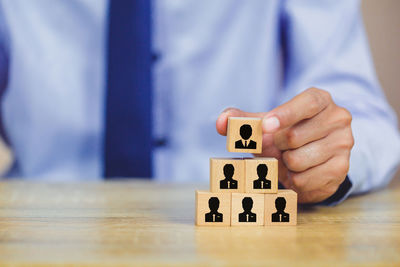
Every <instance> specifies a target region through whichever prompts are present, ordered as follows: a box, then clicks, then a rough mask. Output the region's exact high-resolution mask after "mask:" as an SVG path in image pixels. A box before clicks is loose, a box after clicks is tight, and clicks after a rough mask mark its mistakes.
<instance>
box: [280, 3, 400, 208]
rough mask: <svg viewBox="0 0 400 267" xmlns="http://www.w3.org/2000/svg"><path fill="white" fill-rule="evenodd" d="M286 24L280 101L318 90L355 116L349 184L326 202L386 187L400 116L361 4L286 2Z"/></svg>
mask: <svg viewBox="0 0 400 267" xmlns="http://www.w3.org/2000/svg"><path fill="white" fill-rule="evenodd" d="M281 25H282V28H281V33H282V47H283V48H282V54H283V59H284V89H283V93H282V96H281V99H280V102H281V103H282V102H285V101H287V100H289V99H290V98H292V97H293V96H294V95H296V94H298V93H300V92H301V91H303V90H305V89H307V88H309V87H317V88H321V89H324V90H327V91H329V92H330V93H331V95H332V97H333V99H334V101H335V103H336V104H337V105H339V106H342V107H344V108H346V109H348V110H349V111H350V112H351V114H352V116H353V122H352V130H353V135H354V139H355V145H354V148H353V150H352V153H351V157H350V170H349V173H348V180H349V181H348V182H347V183H346V186H345V188H346V190H344V191H343V190H342V192H341V193H340V194H339V195H340V196H338V194H337V195H336V196H335V199H334V200H333V201H331V202H330V203H325V204H329V205H335V204H337V203H340V202H341V201H343V200H344V199H345V198H347V196H349V195H351V194H357V193H362V192H366V191H369V190H373V189H377V188H379V187H383V186H385V185H386V184H387V183H388V182H389V181H390V180H391V178H392V176H393V175H394V173H395V171H396V168H397V165H398V163H399V159H400V136H399V132H398V129H397V119H396V115H395V113H394V112H393V110H392V109H391V107H390V106H389V104H388V103H387V101H386V99H385V96H384V94H383V92H382V90H381V88H380V85H379V82H378V80H377V77H376V74H375V70H374V66H373V63H372V59H371V55H370V51H369V47H368V41H367V39H366V35H365V31H364V28H363V23H362V18H361V14H360V3H359V1H355V0H335V1H330V0H321V1H320V0H318V1H299V0H288V1H284V2H283V4H282V11H281ZM346 180H347V179H346Z"/></svg>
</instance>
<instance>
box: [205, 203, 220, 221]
mask: <svg viewBox="0 0 400 267" xmlns="http://www.w3.org/2000/svg"><path fill="white" fill-rule="evenodd" d="M208 207H209V208H210V212H209V213H206V215H205V220H206V222H222V221H223V218H224V215H223V214H222V213H219V212H218V209H219V199H218V198H217V197H210V199H209V200H208Z"/></svg>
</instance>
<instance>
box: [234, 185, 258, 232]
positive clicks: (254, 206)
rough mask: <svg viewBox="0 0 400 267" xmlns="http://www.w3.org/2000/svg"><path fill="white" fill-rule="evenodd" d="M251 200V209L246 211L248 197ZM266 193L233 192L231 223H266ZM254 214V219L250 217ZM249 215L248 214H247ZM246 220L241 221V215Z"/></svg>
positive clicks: (240, 224)
mask: <svg viewBox="0 0 400 267" xmlns="http://www.w3.org/2000/svg"><path fill="white" fill-rule="evenodd" d="M245 198H247V200H249V201H250V203H251V205H250V210H249V212H247V214H246V212H245V210H244V209H245V204H244V203H243V202H244V201H246V199H245ZM264 201H265V200H264V194H251V193H232V209H231V225H232V226H260V225H264ZM249 214H253V216H254V221H251V220H250V219H249V217H250V216H249ZM246 215H247V216H246ZM241 216H243V217H242V218H243V219H244V220H245V221H240V217H241Z"/></svg>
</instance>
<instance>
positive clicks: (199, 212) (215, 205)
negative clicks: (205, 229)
mask: <svg viewBox="0 0 400 267" xmlns="http://www.w3.org/2000/svg"><path fill="white" fill-rule="evenodd" d="M195 220H196V225H209V226H229V225H231V193H211V192H206V191H196V219H195Z"/></svg>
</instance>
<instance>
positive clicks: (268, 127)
mask: <svg viewBox="0 0 400 267" xmlns="http://www.w3.org/2000/svg"><path fill="white" fill-rule="evenodd" d="M280 125H281V124H280V122H279V120H278V118H277V117H269V118H264V119H263V128H264V131H265V132H267V133H272V132H275V131H276V130H277V129H279V126H280Z"/></svg>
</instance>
